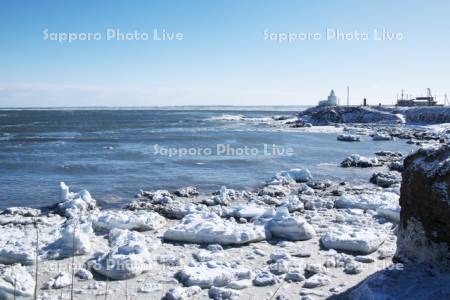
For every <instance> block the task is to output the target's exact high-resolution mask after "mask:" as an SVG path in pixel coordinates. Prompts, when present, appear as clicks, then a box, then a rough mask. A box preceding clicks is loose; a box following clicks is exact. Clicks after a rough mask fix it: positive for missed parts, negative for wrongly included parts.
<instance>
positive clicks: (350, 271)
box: [0, 121, 449, 300]
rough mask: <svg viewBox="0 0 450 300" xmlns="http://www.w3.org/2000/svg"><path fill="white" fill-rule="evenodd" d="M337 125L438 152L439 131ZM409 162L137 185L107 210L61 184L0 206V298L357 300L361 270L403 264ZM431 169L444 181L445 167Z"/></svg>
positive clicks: (388, 156) (385, 157) (368, 160)
mask: <svg viewBox="0 0 450 300" xmlns="http://www.w3.org/2000/svg"><path fill="white" fill-rule="evenodd" d="M288 122H291V121H286V125H288V126H289V125H292V124H288ZM305 127H308V128H309V127H310V126H309V125H308V126H305ZM342 130H343V131H344V132H345V133H346V134H347V136H346V137H345V138H341V139H340V140H342V141H343V142H345V141H349V140H353V142H358V141H359V142H364V141H361V140H360V139H356V138H350V136H352V135H356V136H368V137H369V136H370V137H372V138H374V139H375V137H376V139H377V140H380V141H389V140H391V139H393V138H405V139H406V140H408V141H414V143H416V144H418V145H421V146H427V147H434V148H430V149H434V150H427V151H431V152H433V151H435V152H436V151H442V150H437V149H438V148H436V147H439V145H445V144H447V143H448V142H447V141H448V133H449V132H448V129H443V130H441V129H440V130H431V129H424V128H406V127H399V126H387V125H385V124H370V125H369V124H352V125H346V126H345V127H344V128H342ZM382 137H384V138H382ZM442 147H445V146H441V148H442ZM420 151H425V150H419V152H418V153H419V154H416V155H418V156H420V155H421V154H420V153H422V152H420ZM427 153H429V152H427ZM350 154H351V153H349V155H350ZM428 155H431V154H428ZM441 156H442V155H441ZM418 159H423V158H422V157H419V158H415V157H414V156H413V157H412V156H409V157H408V158H406V161H407V163H406V164H405V168H406V171H404V170H403V167H404V164H403V156H402V155H401V154H400V153H396V152H388V151H380V152H377V153H374V154H373V157H363V156H359V155H357V154H353V155H350V156H349V157H348V158H343V161H342V164H341V167H347V168H373V167H380V168H381V170H379V169H377V171H376V172H375V171H374V174H373V176H372V178H371V179H370V182H367V184H364V185H353V184H350V183H348V182H333V181H329V180H315V179H314V178H313V176H312V175H311V172H310V171H309V170H307V169H291V170H285V171H280V172H278V173H276V174H274V176H273V178H269V179H268V180H267V182H266V184H265V185H263V186H261V187H260V188H257V189H255V190H242V191H237V190H233V189H229V188H226V187H222V188H221V189H220V190H218V191H217V192H214V193H213V194H211V195H205V194H202V193H201V192H199V191H197V190H196V188H195V187H183V188H180V189H179V190H176V191H167V190H153V191H140V192H139V193H138V195H136V198H135V199H134V200H133V201H131V202H130V203H128V204H127V205H126V206H125V207H124V208H123V209H111V210H103V209H101V208H100V207H98V206H97V202H96V200H95V199H94V198H93V197H92V196H91V195H90V193H89V192H88V191H85V190H82V191H80V192H76V193H74V192H71V191H70V190H69V187H68V186H67V185H65V184H64V183H61V184H60V192H59V194H60V196H59V201H58V203H56V204H55V205H54V206H52V207H48V208H42V209H34V208H26V207H11V208H8V209H5V210H4V211H3V212H1V214H0V299H21V298H24V299H26V298H30V299H31V298H33V295H34V294H35V291H36V292H37V298H38V299H56V298H63V299H66V298H67V299H68V298H71V299H73V298H81V299H97V298H98V297H104V298H105V299H149V298H150V299H161V298H165V299H169V300H170V299H191V298H195V299H208V298H211V299H256V298H261V299H280V300H281V299H305V300H306V299H325V298H329V297H331V298H333V297H334V298H336V297H337V298H339V297H341V298H342V299H348V298H350V299H365V298H364V297H363V296H362V295H364V293H365V291H369V290H370V292H371V293H377V290H376V289H375V288H372V286H373V285H372V283H368V285H370V287H371V288H370V289H369V288H367V286H368V285H367V284H366V285H364V284H365V283H361V282H363V280H364V279H366V278H367V277H369V276H371V275H372V274H374V275H373V276H375V277H376V276H377V274H379V272H383V271H382V270H385V269H387V268H388V269H391V270H395V271H398V272H401V271H402V270H403V268H405V265H404V263H405V262H406V261H407V260H406V259H400V258H401V257H402V256H403V257H405V255H403V254H402V255H400V254H399V253H408V251H406V252H405V251H404V250H402V248H399V249H400V250H399V249H398V248H397V245H398V243H399V242H398V240H397V235H398V233H399V232H400V233H402V232H404V229H401V228H405V224H407V223H405V221H404V218H409V217H408V216H409V210H406V211H404V210H403V209H402V211H401V210H400V204H402V203H403V202H410V200H407V198H405V197H406V196H405V193H410V192H408V191H407V187H406V186H408V184H409V183H408V182H405V178H403V184H401V181H402V176H401V172H402V171H403V172H411V167H410V166H411V164H412V162H411V161H412V160H414V161H416V160H418ZM431 165H433V164H432V163H430V166H431ZM447 165H448V164H447ZM439 170H440V171H439V172H444V173H445V172H447V173H446V174H445V175H442V176H447V177H443V178H444V179H442V180H441V181H442V182H444V183H445V182H448V180H449V177H448V172H449V169H448V168H447V169H445V168H443V169H439ZM407 174H410V173H407ZM414 174H415V173H414V172H412V173H411V175H408V176H414ZM441 181H439V182H441ZM445 188H446V189H447V191H448V185H447V186H446V187H444V188H443V189H444V190H445ZM431 190H432V191H434V188H432V189H431ZM421 197H422V196H421ZM423 197H427V195H423ZM446 197H447V200H448V194H447V196H446ZM402 206H403V204H402ZM400 211H401V212H400ZM428 217H429V216H427V215H425V216H423V218H428ZM402 218H403V219H402ZM423 224H424V226H425V229H426V230H427V234H431V235H432V234H433V230H432V229H429V228H431V227H432V226H431V225H430V224H429V223H427V222H424V223H423ZM430 226H431V227H430ZM399 228H400V230H399ZM444 229H445V227H443V228H442V229H441V230H444ZM444 231H445V230H444ZM445 234H447V233H445ZM446 236H447V235H444V238H446ZM400 237H401V239H402V241H403V242H402V245H407V243H405V242H404V241H405V239H406V240H407V239H408V237H407V236H406V235H405V234H403V235H400ZM438 238H441V235H439V236H438ZM406 248H407V250H408V249H409V248H410V247H409V246H407V247H406ZM442 251H443V250H442ZM396 253H397V257H396V258H395V259H394V255H395V254H396ZM440 253H442V252H440ZM406 256H407V257H409V256H408V255H406ZM434 263H436V262H434ZM406 266H408V265H406ZM369 278H371V277H369ZM376 278H378V279H376V280H380V279H379V277H376ZM361 289H362V290H361ZM362 291H363V292H362ZM376 299H384V298H376Z"/></svg>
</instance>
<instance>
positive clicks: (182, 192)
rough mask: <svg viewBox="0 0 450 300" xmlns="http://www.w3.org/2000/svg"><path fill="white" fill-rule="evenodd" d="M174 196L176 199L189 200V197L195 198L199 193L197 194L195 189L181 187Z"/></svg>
mask: <svg viewBox="0 0 450 300" xmlns="http://www.w3.org/2000/svg"><path fill="white" fill-rule="evenodd" d="M174 194H175V195H176V196H178V197H185V198H189V197H193V196H197V195H198V194H199V193H198V191H197V188H196V187H193V186H187V187H183V188H180V189H178V190H176V191H175V192H174Z"/></svg>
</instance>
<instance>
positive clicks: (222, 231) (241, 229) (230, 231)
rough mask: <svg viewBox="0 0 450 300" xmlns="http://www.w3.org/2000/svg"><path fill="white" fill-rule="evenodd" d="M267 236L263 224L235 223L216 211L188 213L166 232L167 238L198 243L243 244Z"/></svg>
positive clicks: (260, 239) (165, 236) (257, 240)
mask: <svg viewBox="0 0 450 300" xmlns="http://www.w3.org/2000/svg"><path fill="white" fill-rule="evenodd" d="M265 238H266V235H265V232H264V227H263V226H257V225H253V224H237V223H233V222H231V221H227V220H223V219H222V218H220V217H219V216H218V215H216V214H214V213H204V214H190V215H187V216H186V217H184V218H183V219H182V220H181V223H180V224H178V225H177V226H175V227H173V228H170V229H168V230H167V231H166V232H165V233H164V239H165V240H168V241H177V242H188V243H197V244H221V245H241V244H247V243H252V242H259V241H262V240H264V239H265Z"/></svg>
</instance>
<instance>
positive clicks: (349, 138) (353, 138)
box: [337, 133, 360, 142]
mask: <svg viewBox="0 0 450 300" xmlns="http://www.w3.org/2000/svg"><path fill="white" fill-rule="evenodd" d="M337 140H338V141H342V142H359V141H360V138H359V136H357V135H354V134H347V133H343V134H340V135H338V136H337Z"/></svg>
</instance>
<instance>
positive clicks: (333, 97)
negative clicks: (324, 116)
mask: <svg viewBox="0 0 450 300" xmlns="http://www.w3.org/2000/svg"><path fill="white" fill-rule="evenodd" d="M336 105H337V97H336V95H335V94H334V90H331V92H330V95H329V96H328V98H327V99H326V100H321V101H319V106H336Z"/></svg>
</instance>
